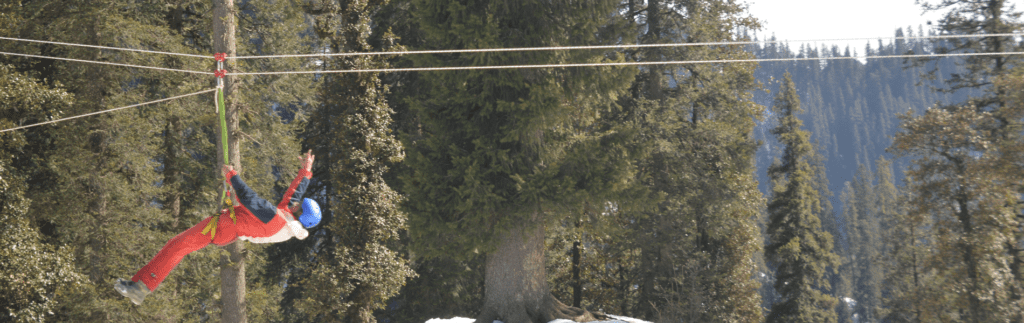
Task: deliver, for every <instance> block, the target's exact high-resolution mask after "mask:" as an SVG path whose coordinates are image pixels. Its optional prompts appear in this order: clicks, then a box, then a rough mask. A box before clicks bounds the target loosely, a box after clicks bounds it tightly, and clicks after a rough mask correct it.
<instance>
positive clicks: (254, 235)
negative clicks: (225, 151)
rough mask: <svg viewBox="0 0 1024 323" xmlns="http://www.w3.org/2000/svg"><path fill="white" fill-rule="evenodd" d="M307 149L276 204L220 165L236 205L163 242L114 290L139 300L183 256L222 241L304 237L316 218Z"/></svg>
mask: <svg viewBox="0 0 1024 323" xmlns="http://www.w3.org/2000/svg"><path fill="white" fill-rule="evenodd" d="M312 153H313V152H312V150H310V151H309V152H307V153H306V154H305V156H304V157H303V160H302V168H301V169H299V174H298V175H297V176H296V177H295V179H294V180H292V183H291V185H290V186H289V187H288V190H287V191H285V192H284V196H283V197H281V202H280V203H278V204H277V206H276V207H275V206H274V205H273V204H271V203H270V202H269V201H267V200H264V199H262V198H260V197H259V196H258V195H257V194H256V192H254V191H253V190H252V189H251V188H249V186H248V185H246V184H245V182H244V181H242V178H241V177H240V176H239V175H238V172H236V171H235V170H234V169H233V168H232V167H231V166H230V165H224V166H223V167H222V169H221V171H222V173H223V174H224V178H225V180H226V181H229V182H230V183H231V187H232V188H234V190H235V192H236V194H237V197H238V202H239V204H241V205H238V206H234V207H228V208H225V209H224V210H221V212H220V214H218V215H214V216H210V217H208V218H206V219H204V220H203V221H200V222H199V223H198V224H196V225H195V226H193V227H192V228H190V229H188V230H185V232H182V233H180V234H178V235H177V236H175V237H174V238H172V239H171V240H170V241H167V244H166V245H164V247H163V248H162V249H160V252H158V253H157V254H156V256H155V257H153V260H150V261H149V263H147V264H146V265H145V266H143V267H142V269H139V271H138V272H137V273H136V274H135V276H132V278H131V280H124V279H118V280H117V282H116V283H114V289H116V290H117V291H118V292H119V293H121V295H124V296H125V297H128V298H129V299H131V301H132V303H135V304H136V305H142V301H143V300H144V299H145V298H146V296H147V295H149V294H150V293H152V292H153V291H154V290H156V288H157V287H158V286H160V283H161V282H163V280H164V278H166V277H167V275H168V274H169V273H170V272H171V270H172V269H174V267H176V266H177V265H178V263H179V262H181V260H182V259H183V258H184V257H185V255H188V254H189V253H192V252H193V251H196V250H199V249H202V248H203V247H206V246H207V245H210V244H215V245H218V246H225V245H227V244H229V243H232V242H234V241H235V240H237V239H241V240H246V241H249V242H253V243H275V242H281V241H285V240H288V239H291V238H292V237H295V238H297V239H300V240H301V239H305V238H306V237H307V236H308V235H309V232H308V231H306V229H309V228H312V227H314V226H316V225H317V224H319V223H320V206H319V204H317V203H316V201H313V200H312V199H308V198H302V196H303V195H304V194H305V192H306V186H307V185H309V180H310V179H311V178H312V173H311V170H312V167H313V159H314V157H315V156H313V154H312ZM228 198H230V197H228ZM300 201H301V203H300ZM296 216H298V217H297V220H296Z"/></svg>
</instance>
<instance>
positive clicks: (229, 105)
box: [213, 0, 247, 323]
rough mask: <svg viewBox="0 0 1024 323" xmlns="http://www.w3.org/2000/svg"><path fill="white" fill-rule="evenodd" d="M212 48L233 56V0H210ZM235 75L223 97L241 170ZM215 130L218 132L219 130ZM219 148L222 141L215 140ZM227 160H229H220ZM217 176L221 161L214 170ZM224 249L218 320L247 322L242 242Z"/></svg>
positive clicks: (231, 149) (227, 65)
mask: <svg viewBox="0 0 1024 323" xmlns="http://www.w3.org/2000/svg"><path fill="white" fill-rule="evenodd" d="M213 51H214V52H216V53H226V54H227V57H234V56H235V55H236V51H235V4H234V0H214V1H213ZM234 65H235V61H234V60H226V61H225V62H224V69H226V70H228V71H232V72H233V71H234V70H235V69H234V68H233V67H234ZM233 92H234V78H233V77H231V76H225V77H224V101H225V105H226V109H227V127H228V131H227V132H228V155H229V157H228V158H229V159H230V162H231V163H232V166H234V168H235V170H237V171H238V172H239V173H241V172H242V163H241V158H240V157H241V156H240V151H239V147H238V138H237V136H233V135H232V134H234V133H235V132H236V131H237V130H238V108H237V105H236V104H235V100H234V96H233ZM218 133H220V132H219V131H218ZM217 143H218V145H217V148H218V151H220V149H223V147H220V143H221V141H220V140H218V141H217ZM217 156H218V158H224V157H223V154H222V153H218V154H217ZM221 162H222V163H221V164H226V163H227V162H228V161H221ZM215 172H216V174H217V176H218V178H219V176H221V174H220V165H217V166H216V170H215ZM224 250H225V251H227V252H226V253H222V254H221V257H220V295H221V296H220V301H221V307H222V308H221V321H223V322H226V323H236V322H246V321H247V318H246V313H245V245H244V244H243V242H242V241H241V240H236V241H235V242H232V243H231V244H229V245H227V246H224Z"/></svg>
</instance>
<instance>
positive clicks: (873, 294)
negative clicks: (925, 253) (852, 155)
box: [840, 157, 898, 321]
mask: <svg viewBox="0 0 1024 323" xmlns="http://www.w3.org/2000/svg"><path fill="white" fill-rule="evenodd" d="M876 167H878V169H879V172H878V174H877V175H873V174H872V173H871V170H870V169H868V168H867V167H866V166H863V165H861V167H860V168H859V169H858V170H857V177H856V178H855V179H854V182H853V183H852V184H851V183H850V182H847V183H846V188H845V189H844V190H843V194H842V196H841V197H840V198H841V199H842V202H843V205H844V208H843V218H844V219H845V222H846V223H847V224H848V228H849V229H848V231H847V232H848V234H849V243H850V252H849V255H848V256H847V257H846V258H847V259H845V262H847V263H848V265H846V266H845V268H844V271H845V272H844V275H847V277H849V278H850V279H851V281H852V285H853V286H852V291H851V292H849V293H848V294H845V295H843V296H845V297H850V298H852V299H854V300H856V302H857V304H856V307H855V308H854V314H855V315H857V317H858V318H860V319H864V320H869V321H877V320H878V319H879V317H880V316H879V313H880V312H881V311H882V290H883V281H882V279H883V278H884V277H883V276H884V273H883V267H884V265H883V262H882V252H883V251H884V247H883V245H882V243H883V241H882V240H883V239H882V237H883V234H884V233H883V226H882V221H883V220H884V219H888V218H890V217H892V216H894V215H895V211H896V210H895V206H896V201H895V198H896V197H897V194H898V193H897V192H896V189H895V187H894V186H893V183H892V170H891V166H890V163H889V161H888V160H886V159H885V158H884V157H883V158H880V159H879V160H878V162H877V163H876ZM876 179H877V184H876V182H875V181H876Z"/></svg>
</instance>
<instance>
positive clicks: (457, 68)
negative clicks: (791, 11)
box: [227, 52, 1024, 75]
mask: <svg viewBox="0 0 1024 323" xmlns="http://www.w3.org/2000/svg"><path fill="white" fill-rule="evenodd" d="M1022 54H1024V52H1001V53H952V54H916V55H880V56H837V57H792V58H751V59H717V60H690V61H660V62H613V63H570V64H537V65H490V66H448V67H408V68H378V69H355V70H326V71H282V72H241V73H227V75H277V74H327V73H392V72H429V71H464V70H494V69H532V68H562V67H599V66H646V65H686V64H715V63H756V62H795V61H814V60H843V59H846V60H850V59H882V58H925V57H951V56H1009V55H1022Z"/></svg>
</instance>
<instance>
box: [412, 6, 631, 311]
mask: <svg viewBox="0 0 1024 323" xmlns="http://www.w3.org/2000/svg"><path fill="white" fill-rule="evenodd" d="M615 3H616V2H615V1H588V2H572V3H568V2H555V3H551V2H545V1H532V0H531V1H503V0H494V1H481V2H473V3H468V4H463V3H459V2H455V1H442V0H423V1H416V2H414V3H413V4H414V6H415V8H416V9H417V12H416V17H417V19H418V22H419V26H420V27H421V28H422V30H423V36H424V39H425V41H424V44H425V45H426V46H427V48H429V49H434V48H438V49H459V48H478V47H479V48H483V47H487V48H507V47H535V46H567V45H583V44H591V45H592V44H603V43H609V42H616V41H619V40H620V38H618V36H619V35H617V34H614V33H611V34H606V33H605V32H604V31H603V30H602V29H601V28H600V27H602V26H604V25H607V24H608V21H609V19H611V16H610V14H611V13H613V12H614V11H615V10H614V9H615ZM606 55H607V56H606ZM413 59H414V60H413V62H414V63H415V64H417V65H420V66H456V65H509V64H550V63H559V62H584V61H588V62H600V61H607V60H618V59H621V58H618V57H616V55H614V54H612V53H605V52H602V51H572V52H547V51H546V52H530V53H487V54H444V55H433V56H424V55H420V56H417V57H415V58H413ZM633 71H634V70H633V69H626V68H601V69H595V68H568V69H525V70H511V69H502V70H483V71H464V72H463V71H449V72H434V73H424V74H423V75H421V76H420V80H421V81H422V82H419V84H417V86H422V87H423V89H421V90H420V91H421V93H422V94H420V96H418V97H416V98H415V101H414V102H412V103H411V108H412V110H413V111H414V112H413V113H415V115H416V117H417V118H418V121H419V122H420V125H421V127H420V128H419V130H417V132H416V133H412V134H410V136H409V139H408V140H407V147H409V157H408V162H409V164H410V168H411V174H410V175H408V176H407V177H406V178H405V179H404V180H403V181H404V182H405V185H404V187H405V188H406V191H407V192H408V195H409V208H410V236H411V239H412V241H413V243H414V249H413V251H414V252H415V253H416V254H417V255H418V256H425V257H436V256H438V255H445V254H448V255H455V256H458V257H462V258H463V259H466V258H467V257H469V256H470V255H474V254H478V253H479V254H485V255H486V257H487V259H486V263H485V278H484V282H485V287H484V291H485V294H484V305H483V308H482V310H481V312H480V314H479V315H478V316H477V320H478V321H480V322H486V321H490V320H494V319H500V320H502V321H504V322H508V323H519V322H534V321H549V320H553V319H557V318H571V319H575V320H585V319H592V318H593V317H592V316H591V314H590V313H589V312H587V311H584V310H582V309H579V308H572V307H570V306H567V305H564V303H562V302H560V301H558V300H556V299H555V298H554V297H553V296H552V294H551V292H550V289H549V285H548V283H547V276H546V272H545V253H544V237H545V226H546V225H548V224H551V223H558V222H559V220H561V219H563V217H565V216H567V214H566V213H563V211H562V210H563V209H568V210H580V209H582V205H585V204H587V203H590V204H591V205H602V203H601V202H602V201H603V199H602V196H604V195H607V194H606V193H603V192H607V191H609V190H612V189H615V188H616V187H617V186H618V185H620V184H619V183H622V181H621V178H617V177H619V176H623V175H624V174H623V173H624V171H623V169H622V168H614V167H615V166H614V164H616V161H615V160H609V159H608V158H607V157H604V156H615V155H612V154H608V155H604V156H602V155H601V153H604V151H602V150H601V149H597V148H598V147H600V144H601V143H602V141H601V140H604V139H611V138H612V137H610V133H609V131H608V129H607V128H606V125H605V124H604V123H603V122H602V120H603V116H604V115H605V114H606V113H608V112H609V111H611V110H612V108H614V101H615V100H616V98H617V97H618V96H619V95H621V94H623V92H624V91H625V89H626V87H627V86H628V80H629V79H631V76H632V74H633ZM623 80H627V81H623ZM616 153H621V150H619V151H616ZM588 154H594V155H590V156H588ZM583 157H588V158H583ZM594 157H597V158H594ZM606 161H607V163H606ZM587 162H589V164H585V163H587ZM609 163H610V164H609ZM610 165H611V166H610ZM609 167H612V169H609ZM576 216H578V215H576Z"/></svg>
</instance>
